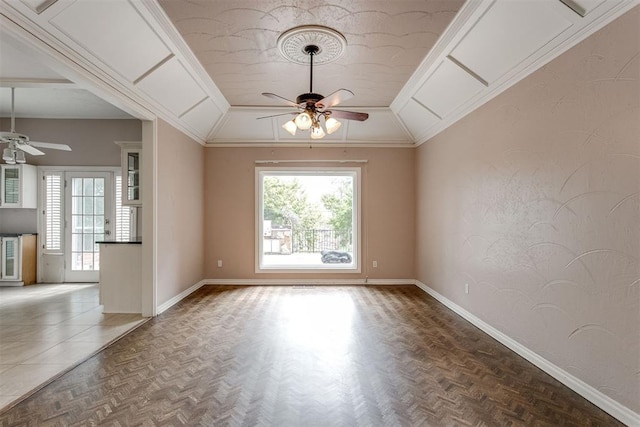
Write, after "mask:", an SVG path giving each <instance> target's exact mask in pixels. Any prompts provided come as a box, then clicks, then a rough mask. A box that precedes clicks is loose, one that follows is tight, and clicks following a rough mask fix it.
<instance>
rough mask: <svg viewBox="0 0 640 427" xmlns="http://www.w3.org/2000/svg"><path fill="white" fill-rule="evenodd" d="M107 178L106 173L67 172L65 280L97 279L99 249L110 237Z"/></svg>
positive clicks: (108, 177) (92, 280) (108, 178)
mask: <svg viewBox="0 0 640 427" xmlns="http://www.w3.org/2000/svg"><path fill="white" fill-rule="evenodd" d="M111 200H112V196H111V181H110V174H108V173H70V174H68V175H67V197H66V204H67V209H66V212H67V215H66V216H67V239H66V242H67V243H66V245H67V250H66V257H67V259H66V262H65V281H66V282H97V281H98V280H99V271H100V250H99V249H100V248H99V245H98V244H97V243H96V242H97V241H102V240H109V239H110V237H111V203H110V201H111Z"/></svg>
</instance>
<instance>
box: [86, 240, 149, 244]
mask: <svg viewBox="0 0 640 427" xmlns="http://www.w3.org/2000/svg"><path fill="white" fill-rule="evenodd" d="M96 243H97V244H99V245H141V244H142V239H135V240H129V241H127V242H119V241H116V240H101V241H98V242H96Z"/></svg>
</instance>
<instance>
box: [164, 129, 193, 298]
mask: <svg viewBox="0 0 640 427" xmlns="http://www.w3.org/2000/svg"><path fill="white" fill-rule="evenodd" d="M157 137H158V182H157V186H158V198H157V207H158V208H157V229H158V237H157V245H158V275H157V301H158V305H161V304H163V303H164V302H166V301H168V300H170V299H171V298H173V297H174V296H176V295H178V294H179V293H180V292H182V291H184V290H185V289H187V288H189V287H190V286H192V285H194V284H196V283H198V282H199V281H200V280H202V279H203V257H204V203H203V196H204V180H203V177H204V148H203V147H202V146H201V145H200V144H198V143H197V142H196V141H194V140H193V139H191V138H189V137H188V136H186V135H184V134H183V133H182V132H180V131H178V130H177V129H175V128H174V127H172V126H171V125H169V124H168V123H166V122H164V121H162V120H158V136H157Z"/></svg>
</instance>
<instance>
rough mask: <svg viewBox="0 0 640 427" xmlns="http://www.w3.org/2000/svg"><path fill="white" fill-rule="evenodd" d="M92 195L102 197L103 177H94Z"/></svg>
mask: <svg viewBox="0 0 640 427" xmlns="http://www.w3.org/2000/svg"><path fill="white" fill-rule="evenodd" d="M94 191H95V192H94V195H95V196H100V197H104V179H103V178H96V179H95V189H94Z"/></svg>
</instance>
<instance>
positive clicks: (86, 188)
mask: <svg viewBox="0 0 640 427" xmlns="http://www.w3.org/2000/svg"><path fill="white" fill-rule="evenodd" d="M82 182H83V190H82V195H83V196H93V178H83V180H82Z"/></svg>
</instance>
